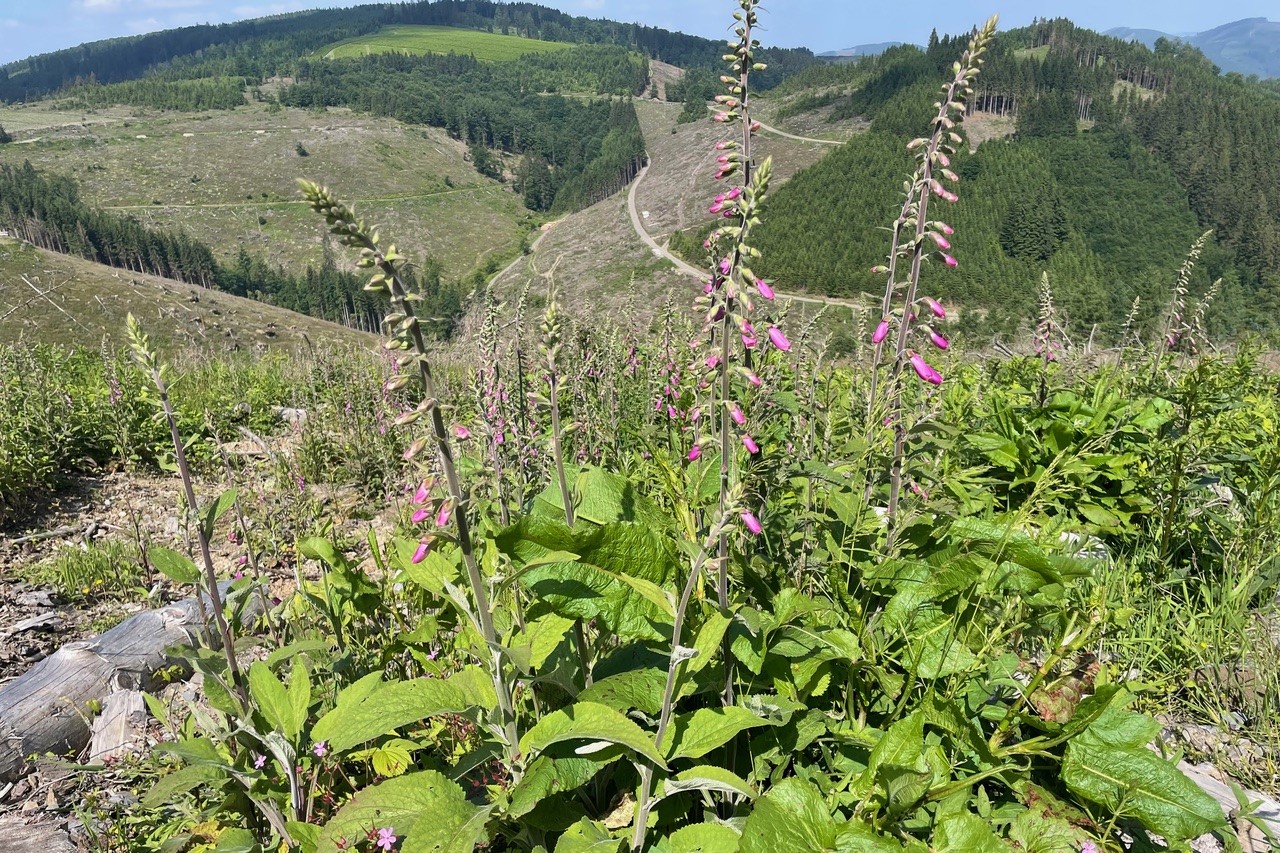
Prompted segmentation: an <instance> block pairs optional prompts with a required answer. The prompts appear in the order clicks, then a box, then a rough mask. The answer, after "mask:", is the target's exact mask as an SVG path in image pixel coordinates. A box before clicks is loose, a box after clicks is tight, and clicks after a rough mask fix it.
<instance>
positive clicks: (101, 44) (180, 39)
mask: <svg viewBox="0 0 1280 853" xmlns="http://www.w3.org/2000/svg"><path fill="white" fill-rule="evenodd" d="M405 24H423V25H435V26H451V27H465V28H469V29H477V30H485V31H490V32H500V33H511V34H516V35H521V36H525V37H527V38H534V39H542V40H546V41H566V42H575V43H583V44H601V45H616V46H622V47H625V48H628V49H632V50H636V51H638V52H639V53H642V54H644V55H646V56H648V57H649V58H651V59H661V60H663V61H664V62H669V63H671V64H673V65H678V66H680V67H683V68H690V67H714V66H716V65H717V63H718V62H719V61H720V55H721V53H723V49H724V45H723V43H722V42H719V41H714V40H711V39H705V38H700V37H698V36H691V35H686V34H684V33H677V32H672V31H670V30H665V29H661V28H659V27H647V26H641V25H639V24H625V23H620V22H617V21H609V20H601V19H591V18H585V17H578V16H574V15H568V14H565V13H563V12H560V11H557V10H555V9H551V8H548V7H546V6H539V5H536V4H534V3H500V2H492V0H435V2H418V3H396V4H383V5H367V6H356V7H354V8H349V9H317V10H312V11H307V12H297V13H293V14H287V15H275V16H272V17H269V18H257V19H254V20H248V21H240V22H237V23H232V24H218V25H200V26H192V27H182V28H180V29H174V30H166V31H164V32H158V33H150V34H147V35H140V36H131V37H128V38H118V39H109V40H105V41H97V42H91V43H89V44H83V45H80V46H79V47H74V48H70V49H67V50H60V51H56V52H54V53H46V54H42V55H40V56H34V57H31V58H28V59H24V60H21V61H19V62H13V63H9V64H8V65H4V66H0V101H10V102H12V101H22V100H29V99H32V98H36V97H40V96H42V95H45V94H48V93H51V92H55V91H57V90H59V89H62V88H63V87H65V86H68V85H70V84H72V83H74V82H75V81H77V80H81V81H83V80H87V79H91V78H92V79H94V80H96V81H98V82H100V83H117V82H121V81H125V80H133V79H137V78H140V77H143V76H145V75H148V74H153V75H154V74H160V75H162V76H164V77H167V78H180V79H181V78H187V79H190V78H202V77H213V76H232V77H244V78H248V79H249V80H250V81H255V80H259V81H260V80H262V79H264V78H267V77H272V76H277V75H283V76H291V75H292V73H293V72H294V71H295V70H296V67H297V63H298V61H299V60H300V59H301V58H303V57H305V56H307V55H309V54H310V53H311V52H312V51H315V50H316V49H318V48H320V47H324V46H325V45H329V44H332V43H334V42H337V41H341V40H343V39H348V38H354V37H357V36H361V35H367V34H369V33H373V32H376V31H377V30H379V29H381V28H382V27H386V26H393V25H405ZM761 60H762V61H764V62H767V63H768V64H769V69H768V70H767V71H765V72H763V73H762V75H761V79H760V80H759V81H758V84H759V85H762V86H763V87H766V88H767V87H768V86H770V85H772V84H774V83H776V82H777V81H778V80H781V79H782V77H784V76H785V75H786V74H788V73H791V72H794V71H797V70H800V69H802V68H804V67H807V66H809V65H812V64H814V63H816V62H818V60H817V59H816V58H815V57H814V56H813V53H812V52H811V51H809V50H807V49H775V48H770V49H766V50H765V51H763V52H762V54H761Z"/></svg>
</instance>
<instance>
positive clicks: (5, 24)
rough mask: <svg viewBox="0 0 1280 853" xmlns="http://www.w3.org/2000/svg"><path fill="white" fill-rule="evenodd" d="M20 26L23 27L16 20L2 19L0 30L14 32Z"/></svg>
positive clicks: (0, 19)
mask: <svg viewBox="0 0 1280 853" xmlns="http://www.w3.org/2000/svg"><path fill="white" fill-rule="evenodd" d="M20 26H22V24H21V23H19V22H18V21H16V20H14V19H13V18H0V28H3V29H6V30H13V29H17V28H18V27H20Z"/></svg>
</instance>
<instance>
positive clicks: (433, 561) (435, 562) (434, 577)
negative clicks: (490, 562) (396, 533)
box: [392, 539, 462, 595]
mask: <svg viewBox="0 0 1280 853" xmlns="http://www.w3.org/2000/svg"><path fill="white" fill-rule="evenodd" d="M416 550H418V542H417V540H415V539H397V540H396V542H395V551H394V552H393V554H392V562H394V563H395V564H396V565H397V566H399V567H400V568H401V570H402V571H403V572H404V576H405V577H407V578H408V579H409V580H410V581H412V582H413V583H415V584H417V585H418V586H420V587H422V588H423V589H425V590H426V591H427V592H429V593H431V594H432V595H442V594H443V593H444V591H445V588H446V587H447V585H448V584H451V583H457V581H458V579H459V578H460V577H461V574H462V568H461V567H460V566H459V565H457V564H456V563H454V562H453V561H451V560H449V558H448V557H446V556H445V555H444V554H442V553H440V551H439V550H438V549H435V548H433V549H432V550H430V551H428V552H427V556H426V557H425V558H424V559H423V560H422V561H421V562H418V563H415V562H413V553H414V552H415V551H416Z"/></svg>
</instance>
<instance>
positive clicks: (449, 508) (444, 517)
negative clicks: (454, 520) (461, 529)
mask: <svg viewBox="0 0 1280 853" xmlns="http://www.w3.org/2000/svg"><path fill="white" fill-rule="evenodd" d="M452 515H453V505H452V504H450V503H449V502H448V501H445V502H444V503H442V504H440V509H439V510H438V511H437V512H436V527H444V526H445V525H446V524H448V523H449V518H450V516H452Z"/></svg>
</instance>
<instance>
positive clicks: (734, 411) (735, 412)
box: [729, 403, 747, 426]
mask: <svg viewBox="0 0 1280 853" xmlns="http://www.w3.org/2000/svg"><path fill="white" fill-rule="evenodd" d="M729 417H731V418H733V422H734V423H735V424H737V425H738V426H742V425H743V424H745V423H746V422H747V416H746V415H744V414H743V413H742V408H741V407H740V406H739V405H738V404H737V403H730V404H729Z"/></svg>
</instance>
